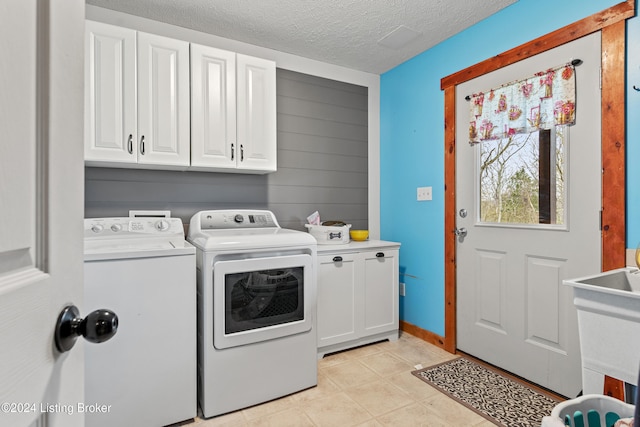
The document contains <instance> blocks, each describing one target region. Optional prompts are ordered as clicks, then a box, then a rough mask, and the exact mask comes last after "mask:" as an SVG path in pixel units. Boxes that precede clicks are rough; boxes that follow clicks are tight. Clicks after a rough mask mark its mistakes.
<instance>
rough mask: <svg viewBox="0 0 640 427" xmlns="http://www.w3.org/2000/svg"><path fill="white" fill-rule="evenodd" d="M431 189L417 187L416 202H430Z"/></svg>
mask: <svg viewBox="0 0 640 427" xmlns="http://www.w3.org/2000/svg"><path fill="white" fill-rule="evenodd" d="M431 199H432V194H431V187H418V201H419V202H422V201H425V200H431Z"/></svg>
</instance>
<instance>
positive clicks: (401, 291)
mask: <svg viewBox="0 0 640 427" xmlns="http://www.w3.org/2000/svg"><path fill="white" fill-rule="evenodd" d="M404 291H405V286H404V283H402V282H400V296H401V297H403V296H404Z"/></svg>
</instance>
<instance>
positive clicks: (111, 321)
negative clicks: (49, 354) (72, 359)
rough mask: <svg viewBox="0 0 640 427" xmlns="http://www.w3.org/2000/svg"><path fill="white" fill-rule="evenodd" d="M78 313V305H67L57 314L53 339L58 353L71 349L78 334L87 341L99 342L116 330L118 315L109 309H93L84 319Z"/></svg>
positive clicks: (113, 333) (105, 339)
mask: <svg viewBox="0 0 640 427" xmlns="http://www.w3.org/2000/svg"><path fill="white" fill-rule="evenodd" d="M79 315H80V312H79V311H78V307H76V306H75V305H69V306H67V307H65V308H64V310H62V312H61V313H60V315H59V316H58V322H57V323H56V331H55V341H56V347H57V349H58V351H60V353H64V352H65V351H69V350H71V348H72V347H73V345H74V344H75V343H76V338H78V337H79V336H80V335H82V336H83V337H84V339H86V340H87V341H89V342H92V343H101V342H105V341H107V340H109V339H111V338H112V337H113V336H114V335H115V334H116V332H117V331H118V316H117V315H116V314H115V313H114V312H113V311H111V310H107V309H104V308H102V309H99V310H95V311H92V312H91V313H89V314H88V315H87V317H85V318H84V319H82V318H81V317H79Z"/></svg>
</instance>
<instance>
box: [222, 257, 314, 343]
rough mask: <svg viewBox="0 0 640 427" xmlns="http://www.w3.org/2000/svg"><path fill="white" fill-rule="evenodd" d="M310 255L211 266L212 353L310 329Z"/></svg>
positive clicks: (312, 289) (249, 260)
mask: <svg viewBox="0 0 640 427" xmlns="http://www.w3.org/2000/svg"><path fill="white" fill-rule="evenodd" d="M312 269H313V258H312V257H311V255H306V254H300V255H289V256H277V257H267V258H251V259H242V260H230V261H218V262H216V263H215V264H214V266H213V345H214V347H215V348H217V349H223V348H229V347H235V346H239V345H245V344H251V343H255V342H260V341H266V340H271V339H275V338H281V337H285V336H289V335H294V334H299V333H303V332H307V331H309V330H311V327H312V324H313V311H312V307H313V306H314V301H315V286H314V279H313V275H312Z"/></svg>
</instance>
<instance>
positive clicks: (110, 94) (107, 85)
mask: <svg viewBox="0 0 640 427" xmlns="http://www.w3.org/2000/svg"><path fill="white" fill-rule="evenodd" d="M86 24H87V25H86V30H85V31H86V37H85V52H86V55H87V57H86V59H85V71H84V73H85V113H84V114H85V150H84V156H85V160H86V161H87V163H91V162H96V161H97V162H121V163H134V164H135V163H137V162H138V150H137V142H136V141H137V139H138V121H137V107H136V90H137V89H136V32H135V31H133V30H129V29H127V28H120V27H115V26H113V25H106V24H101V23H97V22H92V21H87V23H86Z"/></svg>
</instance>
